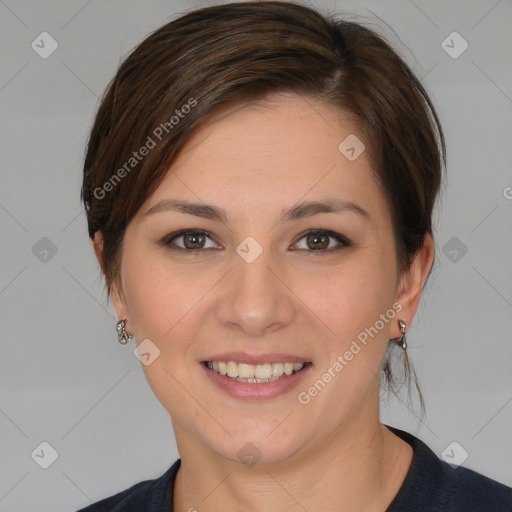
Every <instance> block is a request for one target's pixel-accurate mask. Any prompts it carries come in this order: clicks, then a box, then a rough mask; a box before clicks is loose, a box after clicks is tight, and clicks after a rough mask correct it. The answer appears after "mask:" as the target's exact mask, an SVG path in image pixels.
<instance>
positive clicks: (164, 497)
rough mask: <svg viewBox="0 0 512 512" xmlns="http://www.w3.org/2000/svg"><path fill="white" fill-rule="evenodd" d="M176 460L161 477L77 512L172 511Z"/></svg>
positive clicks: (136, 485)
mask: <svg viewBox="0 0 512 512" xmlns="http://www.w3.org/2000/svg"><path fill="white" fill-rule="evenodd" d="M180 463H181V460H180V459H178V460H177V461H176V462H175V463H174V464H173V465H172V466H171V467H170V468H169V469H168V470H167V471H166V472H165V473H164V474H163V475H162V476H160V477H159V478H155V479H153V480H144V481H142V482H139V483H136V484H134V485H132V486H131V487H129V488H128V489H125V490H124V491H121V492H118V493H117V494H114V495H112V496H110V497H108V498H104V499H102V500H100V501H97V502H96V503H92V504H91V505H88V506H87V507H85V508H81V509H80V510H78V511H77V512H135V511H138V510H148V511H149V510H151V512H153V511H154V512H160V511H161V510H162V511H164V510H165V511H168V510H172V495H173V487H174V480H175V478H176V473H177V472H178V469H179V467H180Z"/></svg>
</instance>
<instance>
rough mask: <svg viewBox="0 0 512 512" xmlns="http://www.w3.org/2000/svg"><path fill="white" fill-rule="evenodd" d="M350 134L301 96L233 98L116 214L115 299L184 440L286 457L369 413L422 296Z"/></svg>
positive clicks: (253, 455)
mask: <svg viewBox="0 0 512 512" xmlns="http://www.w3.org/2000/svg"><path fill="white" fill-rule="evenodd" d="M182 122H186V119H185V120H183V121H182ZM347 137H349V138H348V139H347ZM355 137H358V139H359V140H358V139H356V138H355ZM343 141H345V142H343ZM361 142H363V143H366V142H367V141H365V140H364V137H363V136H362V134H361V133H360V132H359V131H358V130H357V129H356V127H355V125H354V124H353V123H352V122H351V121H350V119H349V117H348V116H344V115H343V113H341V112H339V111H336V112H335V111H334V110H333V109H332V108H329V107H327V106H325V105H323V104H321V103H318V102H317V101H315V100H313V99H311V98H302V97H299V96H295V95H283V94H280V95H274V96H272V97H271V98H270V99H269V100H267V101H264V102H260V103H258V104H252V105H247V106H244V107H240V108H238V109H233V110H232V111H231V113H229V114H228V115H224V116H223V117H222V118H220V120H217V121H215V122H213V123H210V124H208V125H205V126H203V127H201V128H200V129H199V130H198V131H197V132H196V133H195V135H194V136H193V137H192V138H191V139H190V140H189V141H188V143H187V145H186V146H185V148H184V149H183V151H182V152H181V153H180V156H179V157H178V158H177V160H176V162H175V163H174V164H173V166H172V168H171V170H170V172H169V173H168V174H167V176H166V178H165V179H164V181H163V182H162V183H161V185H160V186H159V187H158V189H157V190H156V191H155V193H154V194H153V195H152V196H151V197H149V198H148V199H147V201H146V202H145V203H144V205H143V206H142V207H141V209H140V210H139V212H138V213H137V215H136V216H135V217H134V218H133V220H132V221H131V223H130V224H129V226H128V228H127V230H126V235H125V237H124V243H123V249H122V250H123V256H122V264H121V280H120V282H119V283H118V285H116V286H114V292H113V300H114V305H115V307H116V311H117V314H118V318H127V319H128V323H127V328H128V330H129V331H130V332H132V333H133V334H134V336H135V338H136V340H137V343H141V342H142V343H143V345H142V346H141V348H140V351H141V354H142V361H143V363H144V364H143V369H144V372H145V374H146V377H147V379H148V382H149V384H150V386H151V388H152V389H153V391H154V393H155V395H156V396H157V397H158V399H159V400H160V402H161V403H162V404H163V406H164V407H165V408H166V409H167V410H168V412H169V413H170V415H171V417H172V421H173V425H174V429H175V433H176V438H177V441H178V445H181V446H182V449H183V450H186V449H192V447H193V449H194V450H196V451H197V450H199V453H202V456H204V457H207V456H214V455H215V454H217V455H221V456H222V457H224V458H227V459H230V460H232V461H236V462H238V461H241V462H247V461H248V460H249V459H251V460H252V461H254V462H257V461H259V462H261V463H265V462H277V461H285V460H287V459H290V458H291V459H293V458H294V457H295V456H297V457H298V456H301V455H304V454H306V453H307V452H308V451H309V450H313V449H315V450H316V449H318V446H319V445H320V444H321V443H324V442H325V441H326V440H327V439H329V438H331V439H332V436H333V435H335V434H336V433H337V434H340V433H341V432H345V433H348V432H361V431H362V430H363V429H365V428H368V426H369V425H373V426H375V424H377V422H378V388H379V374H380V367H381V364H382V359H383V356H384V353H385V350H386V347H387V345H388V342H389V341H388V340H389V338H392V337H397V336H399V335H400V333H399V331H398V328H397V319H398V318H401V319H404V320H405V321H406V322H407V323H408V324H409V322H410V321H411V319H412V316H413V315H414V311H415V308H416V306H417V299H418V297H419V294H418V293H417V291H418V290H417V289H416V288H418V287H417V286H416V287H414V286H413V285H412V284H411V283H408V282H407V281H405V280H400V279H399V276H398V274H397V260H396V254H395V246H394V239H393V229H392V223H391V217H390V211H389V207H388V205H387V202H386V200H385V197H384V195H383V192H382V190H381V189H380V188H379V186H378V185H377V183H376V182H375V180H374V177H373V170H372V167H371V164H370V160H369V155H368V152H367V151H364V149H363V146H362V145H361ZM341 143H343V144H341ZM340 144H341V149H340ZM359 153H360V154H359ZM178 202H179V204H180V205H181V206H179V207H178V206H176V205H177V203H178ZM320 203H321V204H322V205H323V206H321V205H320ZM183 230H187V231H188V230H190V232H188V233H183ZM312 230H319V231H317V232H316V233H315V232H313V233H311V231H312ZM178 232H180V233H178ZM413 284H414V283H413ZM416 284H417V283H416ZM411 289H414V290H415V293H412V292H411ZM413 295H414V297H413ZM416 295H417V296H418V297H417V296H416ZM208 362H210V364H208ZM225 363H229V364H228V365H225ZM238 363H241V364H238ZM286 363H288V364H286ZM290 363H296V365H295V366H294V365H293V364H290ZM301 364H304V366H303V368H302V370H301V371H298V372H296V373H293V374H292V375H287V373H290V372H291V371H292V370H293V369H295V370H297V369H298V368H299V367H300V366H301ZM208 366H211V367H213V368H209V367H208ZM225 371H227V372H228V375H222V373H224V372H225ZM283 372H284V373H283ZM230 375H231V376H230ZM280 375H282V376H280ZM237 376H238V378H240V377H245V378H249V379H250V378H251V376H252V378H253V379H254V378H258V379H264V380H263V381H257V382H250V381H245V382H240V381H238V380H236V378H237ZM269 376H274V377H279V376H280V377H279V378H277V380H271V381H268V382H267V381H266V380H265V379H267V378H268V377H269ZM180 450H181V448H180Z"/></svg>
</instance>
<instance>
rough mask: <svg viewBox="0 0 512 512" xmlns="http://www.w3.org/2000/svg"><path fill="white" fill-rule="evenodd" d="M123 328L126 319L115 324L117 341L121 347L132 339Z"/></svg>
mask: <svg viewBox="0 0 512 512" xmlns="http://www.w3.org/2000/svg"><path fill="white" fill-rule="evenodd" d="M125 326H126V318H124V319H123V320H120V321H119V322H117V325H116V331H117V341H118V342H119V343H121V345H126V344H127V343H128V342H129V341H131V340H132V339H133V336H132V335H131V334H129V333H128V332H127V330H126V327H125Z"/></svg>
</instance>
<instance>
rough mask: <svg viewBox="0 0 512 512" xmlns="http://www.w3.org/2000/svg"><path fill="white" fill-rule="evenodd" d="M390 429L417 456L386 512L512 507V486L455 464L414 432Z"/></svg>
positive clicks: (498, 511) (483, 511)
mask: <svg viewBox="0 0 512 512" xmlns="http://www.w3.org/2000/svg"><path fill="white" fill-rule="evenodd" d="M386 426H387V425H386ZM387 428H389V429H390V430H391V431H392V432H393V433H394V434H395V435H397V436H399V437H401V438H402V439H403V440H404V441H406V442H408V443H409V444H410V445H411V446H412V448H413V451H414V456H413V460H412V463H411V466H410V468H409V472H408V473H407V476H406V478H405V480H404V482H403V484H402V487H401V488H400V490H399V492H398V494H397V495H396V496H395V499H394V500H393V502H392V503H391V505H390V506H389V507H388V509H387V511H386V512H402V511H410V510H415V511H417V512H427V511H428V512H490V511H493V512H510V511H511V510H512V488H510V487H508V486H506V485H504V484H502V483H500V482H497V481H496V480H492V479H491V478H488V477H486V476H484V475H481V474H480V473H477V472H476V471H473V470H471V469H468V468H464V467H461V466H459V467H455V466H452V465H450V464H448V463H447V462H445V461H443V460H441V459H439V458H438V457H437V455H436V454H435V453H434V452H433V451H432V450H431V449H430V448H429V447H428V446H427V445H426V444H425V443H423V442H422V441H421V440H419V439H418V438H416V437H415V436H413V435H412V434H409V433H407V432H404V431H402V430H399V429H396V428H393V427H389V426H387Z"/></svg>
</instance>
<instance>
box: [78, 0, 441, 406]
mask: <svg viewBox="0 0 512 512" xmlns="http://www.w3.org/2000/svg"><path fill="white" fill-rule="evenodd" d="M278 92H286V93H295V94H299V95H303V96H305V97H308V98H312V99H315V100H317V101H320V102H322V103H324V104H325V105H327V106H329V107H332V109H333V111H334V112H336V110H338V111H343V112H346V113H349V114H350V115H351V116H352V117H353V118H354V119H355V121H356V122H357V125H358V127H359V129H360V130H361V133H362V135H363V138H364V143H365V145H366V148H367V151H368V154H369V155H370V157H371V160H372V166H373V169H374V172H375V178H376V179H377V181H378V183H379V184H380V186H381V187H382V189H383V192H384V194H385V196H386V199H387V202H388V204H389V207H390V212H391V216H392V220H393V227H394V235H395V236H394V238H395V247H396V255H397V265H398V269H399V271H400V272H404V271H405V270H407V269H408V268H409V266H410V264H411V262H412V261H413V259H414V256H415V255H416V254H417V252H418V250H419V249H420V248H421V247H422V245H423V242H424V237H425V235H426V234H427V233H430V234H432V211H433V207H434V204H435V200H436V196H437V194H438V191H439V187H440V184H441V178H442V167H443V164H444V163H445V160H446V154H445V153H446V151H445V142H444V137H443V132H442V129H441V126H440V123H439V120H438V116H437V114H436V111H435V109H434V107H433V104H432V102H431V100H430V98H429V97H428V94H427V92H426V91H425V89H424V88H423V86H422V85H421V84H420V82H419V80H418V79H417V78H416V77H415V75H414V73H413V72H412V71H411V69H410V68H409V67H408V66H407V64H406V63H405V62H404V60H403V59H402V58H401V57H400V56H399V55H398V54H397V53H396V52H395V51H394V50H393V49H392V48H391V46H390V45H389V44H388V43H387V42H386V41H385V40H384V39H383V38H382V37H381V36H379V35H378V34H377V33H376V32H375V31H373V30H371V29H369V28H367V27H364V26H363V25H361V24H359V23H356V22H353V21H347V20H344V19H338V18H336V17H327V16H324V15H322V14H321V13H319V12H317V11H316V10H315V9H312V8H310V7H307V6H305V5H301V4H298V3H295V2H279V1H265V2H243V3H229V4H224V5H216V6H211V7H205V8H202V9H198V10H195V11H193V12H189V13H187V14H185V15H183V16H182V17H179V18H177V19H175V20H173V21H171V22H169V23H167V24H166V25H164V26H162V27H161V28H159V29H158V30H156V31H155V32H153V33H152V34H150V35H149V36H148V37H147V38H146V39H144V41H142V43H141V44H139V45H138V46H137V47H136V48H135V50H133V52H132V53H131V54H130V55H129V56H128V57H127V58H126V59H125V60H124V62H123V63H122V64H121V66H120V67H119V70H118V71H117V74H116V75H115V77H114V78H113V80H112V81H111V83H110V84H109V86H108V88H107V90H106V91H105V94H104V96H103V98H102V101H101V105H100V107H99V109H98V112H97V115H96V118H95V121H94V125H93V127H92V131H91V134H90V138H89V141H88V145H87V150H86V155H85V162H84V169H83V171H84V172H83V185H82V190H81V197H82V200H83V202H84V205H85V211H86V215H87V223H88V230H89V236H90V237H91V238H94V236H95V233H96V232H101V234H102V237H103V255H102V261H101V266H102V270H103V273H104V275H105V280H106V285H107V290H108V294H110V292H111V285H112V283H113V282H114V281H115V280H116V279H117V278H118V277H119V269H120V261H121V252H122V251H121V248H122V241H123V236H124V233H125V230H126V227H127V225H128V224H129V222H130V220H131V219H132V218H133V216H134V215H135V213H136V212H137V211H138V210H139V208H140V207H141V205H142V204H143V202H144V201H145V200H146V199H147V198H148V197H149V196H150V195H151V194H152V192H154V191H155V189H156V188H157V187H158V185H159V184H160V183H161V181H162V179H163V178H164V176H165V175H166V173H167V172H168V171H169V169H170V168H171V164H172V162H173V160H174V159H175V158H176V156H177V155H178V153H179V151H180V149H181V148H182V147H183V146H184V144H185V143H186V142H187V140H188V139H189V138H190V137H191V135H192V134H193V133H194V130H195V129H196V128H198V127H199V126H201V125H203V124H205V123H206V122H208V120H211V119H212V117H213V116H214V115H215V113H216V112H218V111H219V109H220V108H222V107H225V106H228V105H237V104H243V103H245V102H251V101H256V100H262V99H265V97H266V96H267V95H269V94H272V93H278ZM340 142H341V141H340ZM405 357H406V363H407V365H408V360H407V356H406V355H405ZM383 370H384V374H385V375H386V380H387V381H388V383H391V382H392V380H393V378H392V375H391V370H390V366H389V361H388V360H387V359H386V362H385V364H384V367H383ZM418 391H419V389H418ZM420 398H421V393H420ZM422 407H423V401H422Z"/></svg>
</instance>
